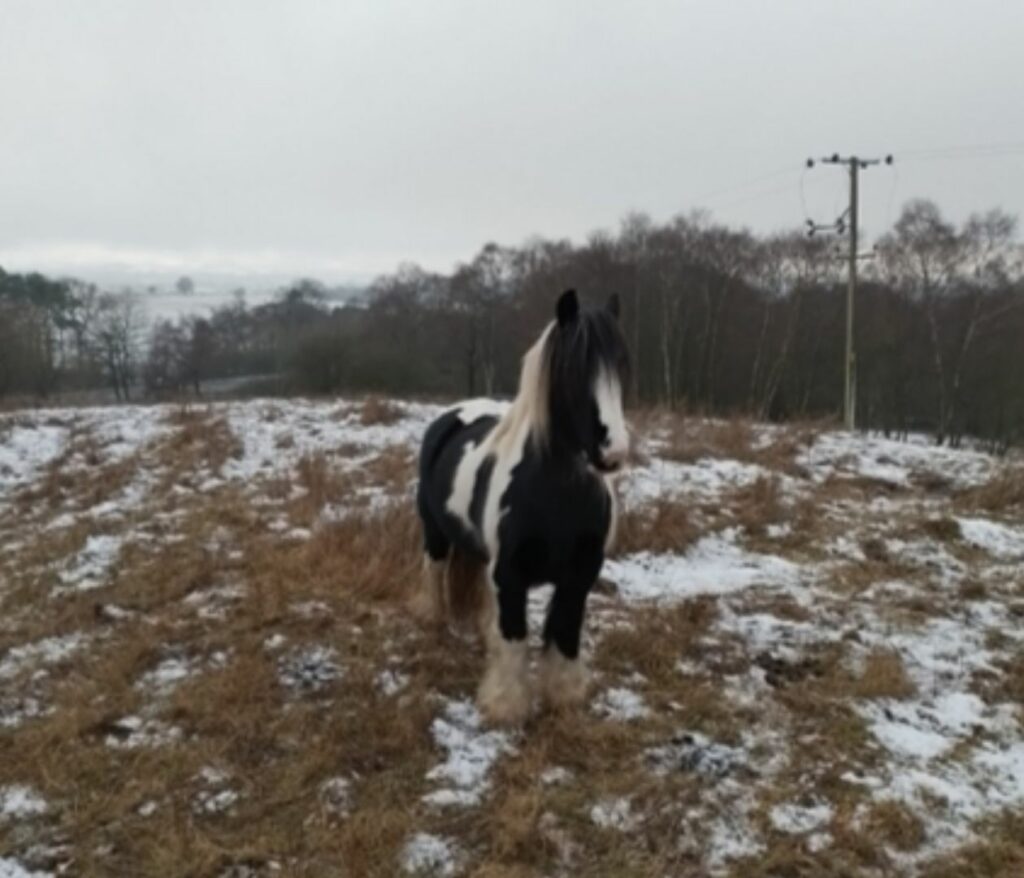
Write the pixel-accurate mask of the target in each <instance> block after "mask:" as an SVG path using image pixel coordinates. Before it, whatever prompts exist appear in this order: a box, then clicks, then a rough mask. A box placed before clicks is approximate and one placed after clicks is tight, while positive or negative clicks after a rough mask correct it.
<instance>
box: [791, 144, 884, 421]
mask: <svg viewBox="0 0 1024 878" xmlns="http://www.w3.org/2000/svg"><path fill="white" fill-rule="evenodd" d="M820 161H821V162H822V164H826V165H846V167H847V169H848V170H849V173H850V204H849V206H848V207H847V209H846V210H844V211H843V212H842V214H840V215H839V218H838V219H837V220H836V221H835V222H834V223H829V224H827V225H819V224H817V223H815V222H813V221H812V220H810V219H808V220H807V225H808V231H807V233H808V234H809V235H813V234H816V233H817V232H820V231H834V232H836V233H837V234H840V235H841V234H843V232H844V231H845V229H846V223H847V217H848V218H849V229H850V257H849V258H850V263H849V265H850V267H849V272H850V280H849V285H848V286H847V288H846V362H845V370H844V373H845V374H844V381H843V423H844V424H845V425H846V429H848V430H852V429H853V428H854V427H855V426H856V420H857V418H856V403H857V385H856V382H857V372H856V363H855V361H854V350H853V302H854V298H855V296H856V292H857V260H858V259H859V258H860V255H859V254H858V253H857V214H858V210H859V207H860V205H859V204H858V190H857V183H858V177H859V175H860V172H861V171H866V170H867V169H868V168H870V167H873V166H874V165H880V164H882V162H885V164H887V165H891V164H892V156H891V155H887V156H886V157H885V158H884V159H864V158H860V157H858V156H855V155H851V156H845V157H844V156H840V155H839V153H833V154H832V155H831V156H828V157H826V158H823V159H821V160H820ZM814 164H815V162H814V159H808V160H807V168H808V169H810V168H813V167H814Z"/></svg>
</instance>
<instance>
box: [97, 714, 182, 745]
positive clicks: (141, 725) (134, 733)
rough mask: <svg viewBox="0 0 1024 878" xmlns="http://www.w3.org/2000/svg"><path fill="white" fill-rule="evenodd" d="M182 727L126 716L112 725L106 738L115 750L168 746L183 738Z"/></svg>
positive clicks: (107, 743) (155, 720) (106, 741)
mask: <svg viewBox="0 0 1024 878" xmlns="http://www.w3.org/2000/svg"><path fill="white" fill-rule="evenodd" d="M181 737H182V736H181V729H179V728H177V727H175V726H169V725H167V724H166V723H164V722H161V721H160V720H157V719H143V718H142V717H139V716H133V715H129V716H125V717H122V718H121V719H119V720H117V721H116V722H114V723H112V724H111V725H110V732H109V733H108V734H107V736H106V738H105V739H104V741H105V743H106V745H107V746H108V747H111V748H113V749H115V750H135V749H138V748H140V747H146V748H155V747H167V746H169V745H171V744H175V743H177V742H178V741H180V740H181Z"/></svg>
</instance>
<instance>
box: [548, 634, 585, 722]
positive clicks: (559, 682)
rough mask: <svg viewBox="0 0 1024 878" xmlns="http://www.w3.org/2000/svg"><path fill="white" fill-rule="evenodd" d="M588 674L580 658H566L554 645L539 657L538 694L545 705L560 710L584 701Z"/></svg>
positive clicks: (576, 705) (578, 704)
mask: <svg viewBox="0 0 1024 878" xmlns="http://www.w3.org/2000/svg"><path fill="white" fill-rule="evenodd" d="M589 684H590V674H589V673H588V672H587V667H586V665H585V664H584V663H583V660H582V659H580V658H576V659H567V658H566V657H565V656H563V655H562V654H561V653H560V652H559V651H558V650H557V649H555V648H554V647H548V649H546V650H545V651H544V654H543V655H542V656H541V658H540V695H541V699H542V700H543V702H544V704H545V705H546V706H547V707H551V708H554V709H556V710H561V709H563V708H570V707H579V706H580V705H581V704H583V702H584V701H586V698H587V687H588V686H589Z"/></svg>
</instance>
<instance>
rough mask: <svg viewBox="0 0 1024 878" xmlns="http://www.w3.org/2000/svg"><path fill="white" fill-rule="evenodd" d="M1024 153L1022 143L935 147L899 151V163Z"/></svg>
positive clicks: (1023, 143) (1023, 144) (1023, 142)
mask: <svg viewBox="0 0 1024 878" xmlns="http://www.w3.org/2000/svg"><path fill="white" fill-rule="evenodd" d="M1017 153H1024V141H1009V142H1003V143H974V144H966V145H962V146H936V147H925V148H921V149H906V150H900V152H899V157H900V161H903V160H905V159H930V158H974V157H979V158H987V157H988V156H990V155H993V156H1000V155H1004V154H1005V155H1013V154H1017Z"/></svg>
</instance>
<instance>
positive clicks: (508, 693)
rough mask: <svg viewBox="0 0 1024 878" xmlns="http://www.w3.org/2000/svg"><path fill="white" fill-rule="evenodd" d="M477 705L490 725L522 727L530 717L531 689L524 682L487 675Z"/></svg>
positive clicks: (477, 698) (481, 685)
mask: <svg viewBox="0 0 1024 878" xmlns="http://www.w3.org/2000/svg"><path fill="white" fill-rule="evenodd" d="M476 704H477V708H478V709H479V710H480V715H481V716H482V717H483V719H484V722H486V723H487V724H488V725H494V726H514V725H521V724H522V723H524V722H526V720H527V718H528V717H529V715H530V687H529V686H527V685H526V683H525V681H523V680H516V679H512V680H510V679H508V678H507V676H505V675H502V674H498V673H487V674H486V675H485V676H484V679H483V681H482V682H481V683H480V691H479V692H477V696H476Z"/></svg>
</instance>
